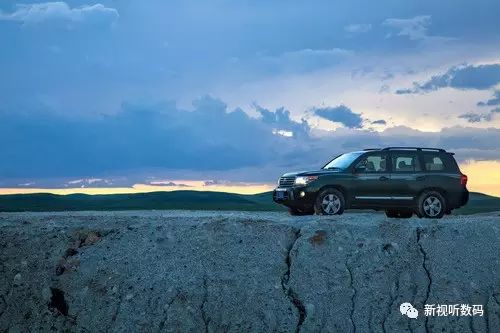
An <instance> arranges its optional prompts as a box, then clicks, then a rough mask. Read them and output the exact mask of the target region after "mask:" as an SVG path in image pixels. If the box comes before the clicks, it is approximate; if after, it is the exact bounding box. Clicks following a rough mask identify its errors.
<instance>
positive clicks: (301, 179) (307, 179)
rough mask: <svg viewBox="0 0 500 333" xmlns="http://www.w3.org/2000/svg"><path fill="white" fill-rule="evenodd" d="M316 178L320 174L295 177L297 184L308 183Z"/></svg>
mask: <svg viewBox="0 0 500 333" xmlns="http://www.w3.org/2000/svg"><path fill="white" fill-rule="evenodd" d="M316 179H318V176H304V177H297V178H295V185H307V184H309V183H310V182H312V181H313V180H316Z"/></svg>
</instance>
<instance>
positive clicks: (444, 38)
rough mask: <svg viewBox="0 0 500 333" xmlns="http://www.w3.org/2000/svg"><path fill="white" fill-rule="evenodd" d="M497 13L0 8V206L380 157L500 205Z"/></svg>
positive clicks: (450, 5)
mask: <svg viewBox="0 0 500 333" xmlns="http://www.w3.org/2000/svg"><path fill="white" fill-rule="evenodd" d="M499 16H500V2H498V1H494V0H488V1H486V0H479V1H461V0H442V1H426V0H419V1H395V0H391V1H388V0H385V1H384V0H382V1H368V0H366V1H359V0H354V1H352V0H351V1H335V2H334V1H296V0H291V1H281V0H277V1H269V0H267V1H263V0H254V1H249V0H246V1H243V0H233V1H227V0H213V1H192V0H183V1H160V0H151V1H147V2H144V1H111V0H110V1H102V0H99V2H89V1H67V2H33V1H24V2H18V1H10V0H4V1H2V2H1V3H0V50H1V52H0V143H1V145H0V156H1V163H0V194H1V193H31V192H41V191H42V192H53V193H62V194H65V193H75V192H83V193H91V194H92V193H133V192H145V191H156V190H167V191H168V190H178V189H195V190H215V191H230V192H239V193H256V192H262V191H265V190H268V189H271V188H273V186H274V184H275V183H276V181H277V179H278V177H279V176H280V175H281V174H283V173H285V172H287V171H294V170H295V171H296V170H306V169H314V168H319V167H321V166H322V165H324V163H325V162H327V161H328V160H330V159H331V158H332V157H333V156H336V155H338V154H339V153H343V152H348V151H353V150H359V149H363V148H372V147H384V146H390V145H410V146H426V147H428V146H431V147H432V146H436V147H442V148H445V149H447V150H450V151H452V152H454V153H455V157H456V159H457V160H458V162H459V164H460V167H461V170H462V171H463V172H464V173H466V174H467V175H468V176H469V188H470V189H471V190H474V191H480V192H484V193H489V194H494V195H497V196H500V177H499V172H498V170H499V167H500V144H499V143H498V142H500V34H499V33H498V31H500V20H499V19H498V17H499Z"/></svg>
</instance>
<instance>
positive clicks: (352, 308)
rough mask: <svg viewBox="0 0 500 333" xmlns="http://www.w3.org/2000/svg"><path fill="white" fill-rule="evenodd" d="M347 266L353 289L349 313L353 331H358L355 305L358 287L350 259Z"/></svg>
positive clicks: (346, 261) (346, 262)
mask: <svg viewBox="0 0 500 333" xmlns="http://www.w3.org/2000/svg"><path fill="white" fill-rule="evenodd" d="M345 267H346V269H347V271H348V272H349V284H350V287H351V290H352V295H351V312H350V314H349V318H350V319H351V325H352V329H353V332H354V333H356V324H355V322H354V306H355V304H356V303H355V298H356V294H357V291H356V288H355V287H354V279H353V275H352V270H351V266H350V265H349V260H348V259H346V260H345Z"/></svg>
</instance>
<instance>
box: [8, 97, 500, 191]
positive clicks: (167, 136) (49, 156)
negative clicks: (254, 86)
mask: <svg viewBox="0 0 500 333" xmlns="http://www.w3.org/2000/svg"><path fill="white" fill-rule="evenodd" d="M193 105H194V110H193V111H186V110H182V109H179V108H178V107H176V106H175V104H173V103H170V104H168V103H166V104H162V105H133V104H127V105H124V106H123V108H122V111H121V112H120V113H118V114H116V115H108V116H101V117H80V118H68V117H65V116H61V115H56V114H53V113H30V114H26V113H20V112H16V113H12V112H10V113H9V112H5V111H4V112H0V142H2V145H1V146H0V156H2V163H1V164H0V175H1V176H2V179H0V184H3V186H6V184H19V183H21V182H14V180H15V179H23V178H29V179H32V180H33V181H36V182H37V184H38V183H39V182H38V180H40V179H42V180H43V179H50V178H51V177H59V178H64V177H66V178H68V177H71V178H70V179H86V178H87V177H90V176H93V178H103V179H108V177H111V178H113V177H115V176H116V177H121V176H122V175H126V179H125V180H123V181H120V184H133V183H135V182H140V181H141V180H140V179H138V177H139V176H136V175H146V173H141V172H142V171H145V170H157V171H158V170H174V171H175V170H180V171H182V172H180V173H179V174H181V175H186V174H196V175H198V176H199V177H202V178H201V179H207V178H208V179H210V178H212V177H210V175H212V174H214V175H217V176H218V177H222V175H225V176H224V177H223V178H231V177H230V174H231V172H233V171H234V170H238V169H245V170H248V171H246V172H245V177H244V178H245V179H253V180H255V181H272V180H274V178H275V177H276V176H278V175H279V174H280V173H282V171H283V169H290V168H294V169H295V168H296V169H306V168H311V167H318V166H320V165H321V164H322V163H324V162H325V161H327V160H328V159H330V158H331V157H332V156H334V155H336V154H338V153H342V152H346V151H352V150H358V149H363V148H367V147H384V146H390V145H409V146H415V145H422V146H437V147H443V148H446V149H448V148H452V149H454V150H456V151H458V152H461V154H460V156H459V158H460V159H462V160H466V159H500V150H499V148H498V145H495V144H492V143H495V142H498V141H500V129H494V128H492V129H477V128H466V127H453V128H445V129H443V130H442V131H441V132H436V133H434V132H433V133H430V132H422V131H418V130H414V129H411V128H408V127H392V128H388V129H386V130H384V131H382V132H375V131H370V130H366V129H361V128H355V127H354V128H347V127H342V128H339V129H337V130H335V131H333V132H327V133H324V134H322V135H317V134H315V133H314V132H313V130H312V129H310V127H309V125H308V124H307V123H306V122H304V121H300V122H299V121H294V120H293V119H291V118H290V114H289V113H288V112H287V111H286V110H284V109H278V110H277V111H274V112H273V111H269V110H266V109H264V108H260V109H259V112H260V114H261V117H259V118H251V117H249V116H248V115H247V114H246V113H244V112H243V111H241V110H238V109H237V110H234V111H231V112H229V111H228V110H227V107H226V105H225V104H224V103H223V102H221V101H220V100H217V99H214V98H210V97H205V98H202V99H200V100H197V101H196V102H194V103H193ZM345 108H346V109H348V108H347V107H345ZM332 109H338V108H332ZM342 109H343V108H341V110H342ZM318 110H321V109H318ZM328 114H329V115H330V113H328ZM340 114H341V115H344V116H345V115H348V114H349V113H343V112H340ZM334 119H336V120H337V121H339V120H342V121H344V122H345V123H347V124H349V125H350V126H360V122H359V121H358V120H359V119H358V118H357V117H354V118H352V119H351V118H349V117H343V118H342V117H341V118H338V117H335V118H334ZM276 129H278V130H286V131H291V132H293V134H294V135H293V136H291V137H286V136H282V135H279V134H276V131H275V130H276ZM296 133H299V134H300V135H298V134H296ZM229 170H233V171H231V172H229ZM155 172H156V171H155ZM155 172H153V173H155ZM160 174H161V172H160ZM102 175H104V177H103V176H102ZM149 175H151V174H149ZM73 177H74V178H73ZM240 178H241V177H240ZM9 179H12V181H10V182H9ZM127 179H128V180H127ZM131 179H133V182H132V183H127V182H131ZM143 179H144V180H143V181H146V182H150V181H151V178H150V179H149V180H147V177H144V178H143ZM242 179H243V178H242ZM153 180H154V179H153ZM45 184H46V185H47V186H50V185H51V184H47V183H45ZM113 184H114V183H113Z"/></svg>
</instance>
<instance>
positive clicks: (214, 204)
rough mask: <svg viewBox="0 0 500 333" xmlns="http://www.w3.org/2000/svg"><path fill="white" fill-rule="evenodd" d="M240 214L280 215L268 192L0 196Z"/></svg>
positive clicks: (38, 206) (71, 207) (13, 203)
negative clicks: (250, 193)
mask: <svg viewBox="0 0 500 333" xmlns="http://www.w3.org/2000/svg"><path fill="white" fill-rule="evenodd" d="M151 209H157V210H161V209H189V210H240V211H284V210H285V208H284V207H283V206H280V205H277V204H275V203H274V202H273V201H272V195H271V192H265V193H260V194H254V195H243V194H234V193H223V192H199V191H173V192H152V193H139V194H108V195H86V194H71V195H55V194H49V193H38V194H14V195H0V212H23V211H32V212H43V211H83V210H151ZM491 211H500V198H498V197H493V196H489V195H485V194H482V193H471V195H470V201H469V203H468V204H467V205H466V206H465V207H462V208H460V209H458V210H456V211H454V213H457V214H474V213H482V212H491Z"/></svg>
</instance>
